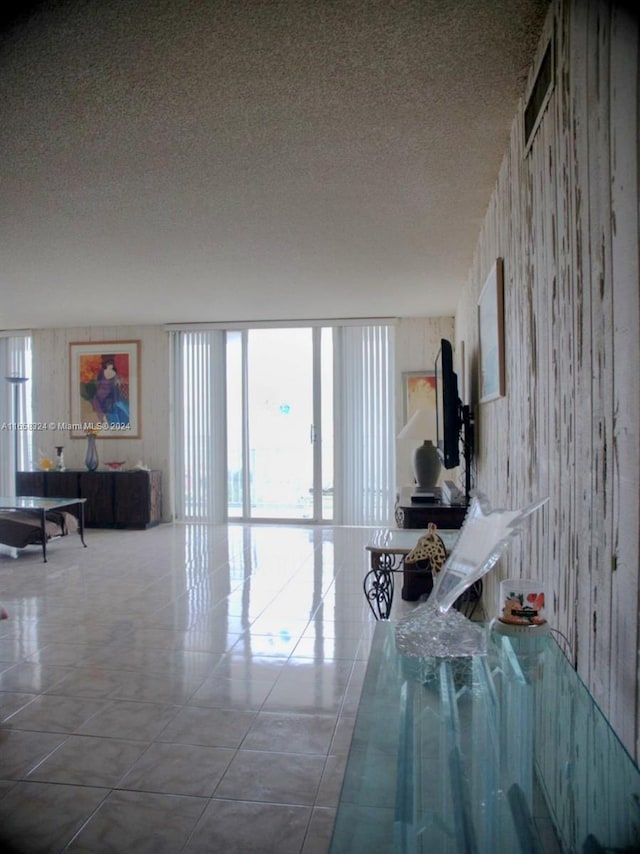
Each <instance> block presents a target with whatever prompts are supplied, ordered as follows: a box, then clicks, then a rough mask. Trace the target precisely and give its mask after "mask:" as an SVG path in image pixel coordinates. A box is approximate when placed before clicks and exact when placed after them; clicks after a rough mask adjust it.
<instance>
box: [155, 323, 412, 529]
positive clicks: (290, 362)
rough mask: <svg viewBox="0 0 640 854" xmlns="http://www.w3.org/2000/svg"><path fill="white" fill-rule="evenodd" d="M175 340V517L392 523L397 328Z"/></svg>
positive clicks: (261, 330)
mask: <svg viewBox="0 0 640 854" xmlns="http://www.w3.org/2000/svg"><path fill="white" fill-rule="evenodd" d="M171 331H172V337H171V342H172V348H171V353H172V357H171V398H172V411H173V418H172V447H173V449H174V455H173V458H174V459H173V487H174V488H173V513H174V518H176V519H184V520H196V519H198V520H203V521H207V522H212V523H216V524H220V523H222V522H224V521H226V520H227V519H228V520H232V521H233V520H236V521H251V522H254V521H259V520H264V521H267V522H270V521H276V520H277V521H284V522H287V521H289V522H296V521H299V522H334V523H335V524H340V525H388V524H390V522H391V519H392V514H393V501H394V494H395V438H394V436H395V430H394V428H395V388H394V383H393V376H394V367H393V366H394V334H393V332H394V330H393V325H392V324H389V323H377V324H369V325H366V324H360V323H355V322H352V323H342V324H335V325H333V326H325V325H323V324H322V325H321V324H317V325H314V326H307V327H296V326H286V325H285V326H281V327H266V326H261V327H251V328H245V327H243V328H237V329H228V328H223V327H220V328H215V329H206V328H205V329H193V330H192V329H175V330H171ZM334 457H335V459H334ZM334 477H335V482H334Z"/></svg>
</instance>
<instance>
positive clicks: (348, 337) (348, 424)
mask: <svg viewBox="0 0 640 854" xmlns="http://www.w3.org/2000/svg"><path fill="white" fill-rule="evenodd" d="M336 332H337V334H336V335H335V342H336V345H335V346H336V353H335V356H336V358H335V359H334V366H335V367H334V371H335V377H334V388H335V393H336V405H335V422H336V423H335V427H334V432H335V448H336V452H335V454H336V465H335V473H334V477H335V480H334V484H335V491H336V496H335V498H336V510H335V521H336V522H338V523H339V524H342V525H388V524H389V523H390V520H391V518H392V515H393V503H394V494H395V414H394V413H395V388H394V382H393V377H394V370H393V366H394V343H395V337H394V332H395V330H394V327H393V326H389V325H381V326H342V327H340V328H339V329H337V330H336Z"/></svg>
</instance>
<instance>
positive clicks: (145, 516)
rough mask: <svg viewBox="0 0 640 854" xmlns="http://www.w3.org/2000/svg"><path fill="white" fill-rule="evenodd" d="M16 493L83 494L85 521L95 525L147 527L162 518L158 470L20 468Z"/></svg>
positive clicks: (60, 496)
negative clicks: (44, 469)
mask: <svg viewBox="0 0 640 854" xmlns="http://www.w3.org/2000/svg"><path fill="white" fill-rule="evenodd" d="M16 494H17V495H32V496H36V497H40V498H86V503H85V505H84V523H85V525H86V526H90V527H94V528H148V527H149V526H151V525H157V524H158V523H159V522H160V521H161V520H162V472H160V471H19V472H17V474H16Z"/></svg>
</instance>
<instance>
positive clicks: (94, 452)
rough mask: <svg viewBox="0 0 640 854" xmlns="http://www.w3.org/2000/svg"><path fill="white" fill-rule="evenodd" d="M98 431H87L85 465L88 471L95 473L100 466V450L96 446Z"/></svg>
mask: <svg viewBox="0 0 640 854" xmlns="http://www.w3.org/2000/svg"><path fill="white" fill-rule="evenodd" d="M97 435H98V431H97V430H87V452H86V454H85V455H84V464H85V466H86V467H87V471H95V470H96V469H97V468H98V466H99V465H100V459H99V457H98V448H97V446H96V436H97Z"/></svg>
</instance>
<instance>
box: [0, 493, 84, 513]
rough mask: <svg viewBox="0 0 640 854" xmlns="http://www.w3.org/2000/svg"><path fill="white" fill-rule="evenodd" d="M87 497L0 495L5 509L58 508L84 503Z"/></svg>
mask: <svg viewBox="0 0 640 854" xmlns="http://www.w3.org/2000/svg"><path fill="white" fill-rule="evenodd" d="M86 500H87V499H86V498H37V497H35V496H30V495H15V496H7V495H0V508H2V509H3V510H56V509H58V508H60V507H68V506H69V505H70V504H78V503H81V504H83V503H84V502H85V501H86Z"/></svg>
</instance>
